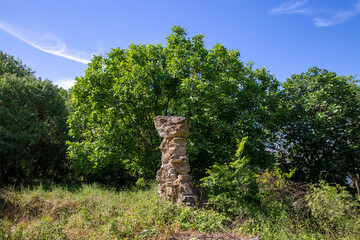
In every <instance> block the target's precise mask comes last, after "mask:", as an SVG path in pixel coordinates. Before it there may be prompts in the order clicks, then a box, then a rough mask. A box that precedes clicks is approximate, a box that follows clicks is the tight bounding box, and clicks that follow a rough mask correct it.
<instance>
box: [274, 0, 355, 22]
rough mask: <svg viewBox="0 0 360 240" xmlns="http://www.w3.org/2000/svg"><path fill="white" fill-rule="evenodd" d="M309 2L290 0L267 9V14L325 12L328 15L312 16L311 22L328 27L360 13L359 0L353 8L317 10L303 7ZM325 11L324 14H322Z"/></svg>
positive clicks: (317, 13) (315, 13)
mask: <svg viewBox="0 0 360 240" xmlns="http://www.w3.org/2000/svg"><path fill="white" fill-rule="evenodd" d="M307 2H309V0H303V1H290V2H285V3H283V4H281V5H280V6H279V7H277V8H273V9H271V10H270V11H269V14H272V15H281V14H309V15H310V14H311V15H320V14H321V13H322V15H325V14H327V15H328V16H326V17H325V16H315V17H313V22H314V25H315V26H316V27H329V26H334V25H337V24H340V23H343V22H346V21H348V20H349V19H351V18H353V17H354V16H356V15H357V14H360V0H358V1H357V3H356V5H354V7H353V9H350V10H346V11H344V10H327V11H325V10H319V9H310V8H304V7H303V5H304V4H305V3H307ZM324 13H325V14H324Z"/></svg>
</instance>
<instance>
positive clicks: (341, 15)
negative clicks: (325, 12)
mask: <svg viewBox="0 0 360 240" xmlns="http://www.w3.org/2000/svg"><path fill="white" fill-rule="evenodd" d="M356 14H357V12H356V11H338V12H335V13H334V14H333V15H332V16H330V17H328V18H321V17H316V18H314V24H315V26H317V27H330V26H334V25H337V24H339V23H343V22H346V21H347V20H349V19H350V18H352V17H354V16H355V15H356Z"/></svg>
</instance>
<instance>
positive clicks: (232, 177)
mask: <svg viewBox="0 0 360 240" xmlns="http://www.w3.org/2000/svg"><path fill="white" fill-rule="evenodd" d="M246 140H247V138H243V139H242V140H241V142H240V141H238V144H239V145H238V149H237V151H236V156H235V158H234V159H233V161H232V162H230V163H229V164H226V163H225V164H223V165H219V164H215V165H214V166H212V167H211V168H210V169H208V170H207V173H208V176H207V177H205V178H203V179H201V186H202V187H203V189H204V190H205V194H206V195H207V196H208V197H209V201H210V202H212V203H213V204H214V208H215V209H217V210H218V211H220V212H225V213H227V214H228V215H229V216H232V217H237V218H238V219H239V218H241V219H246V218H247V217H249V216H251V214H252V211H254V210H255V208H257V207H258V205H259V202H258V198H257V195H258V187H257V182H256V174H255V173H254V171H253V170H251V168H250V166H249V161H250V160H249V158H248V157H245V156H243V151H244V145H245V142H246Z"/></svg>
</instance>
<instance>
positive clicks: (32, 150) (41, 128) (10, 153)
mask: <svg viewBox="0 0 360 240" xmlns="http://www.w3.org/2000/svg"><path fill="white" fill-rule="evenodd" d="M0 60H1V62H0V66H1V75H0V160H1V161H0V182H2V183H9V182H12V181H17V182H19V181H21V182H24V181H27V180H31V179H37V178H50V179H58V178H59V177H61V175H63V174H64V172H66V168H67V167H68V166H66V158H65V157H66V155H65V151H66V145H65V140H66V137H67V125H66V118H67V109H66V107H65V98H66V95H67V93H66V91H65V90H63V89H59V88H58V87H57V86H54V85H53V84H52V83H51V82H50V81H48V80H44V81H43V80H41V79H37V78H36V77H35V75H34V72H32V71H31V69H29V68H27V67H26V66H25V65H22V63H21V61H18V60H14V58H13V57H12V56H9V55H7V54H4V53H2V52H0Z"/></svg>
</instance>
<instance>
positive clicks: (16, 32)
mask: <svg viewBox="0 0 360 240" xmlns="http://www.w3.org/2000/svg"><path fill="white" fill-rule="evenodd" d="M0 29H1V30H3V31H5V32H7V33H9V34H11V35H12V36H14V37H16V38H17V39H19V40H21V41H23V42H25V43H27V44H29V45H30V46H33V47H35V48H37V49H39V50H40V51H43V52H46V53H50V54H53V55H56V56H60V57H63V58H67V59H70V60H73V61H76V62H80V63H84V64H88V63H89V62H90V59H91V54H89V53H86V52H80V51H77V50H74V49H69V48H68V47H67V46H66V44H65V43H64V42H63V41H61V40H60V39H59V38H57V37H56V36H54V35H52V34H38V33H35V32H31V31H27V30H23V29H19V28H15V27H13V26H11V25H9V24H7V23H5V22H1V21H0Z"/></svg>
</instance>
